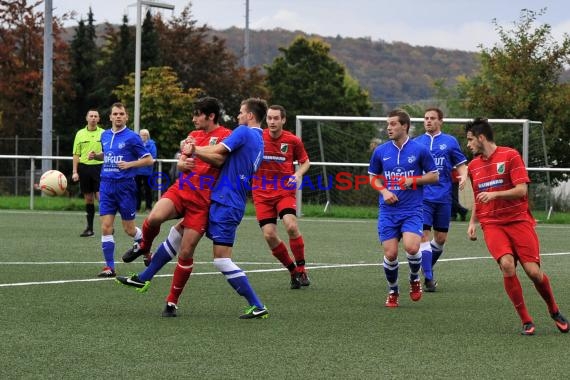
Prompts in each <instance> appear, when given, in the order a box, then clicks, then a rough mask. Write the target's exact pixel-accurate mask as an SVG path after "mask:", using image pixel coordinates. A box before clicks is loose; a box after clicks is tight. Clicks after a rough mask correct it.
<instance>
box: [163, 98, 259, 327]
mask: <svg viewBox="0 0 570 380" xmlns="http://www.w3.org/2000/svg"><path fill="white" fill-rule="evenodd" d="M267 108H268V107H267V103H266V101H265V100H263V99H257V98H249V99H246V100H244V101H243V102H242V103H241V107H240V111H239V115H238V122H239V124H240V125H239V126H238V127H237V128H236V129H235V130H234V131H233V132H232V134H231V135H230V136H229V137H228V138H226V139H225V140H224V141H222V142H221V143H220V144H216V145H211V146H203V147H202V146H197V145H195V144H188V145H187V146H186V148H185V151H184V153H185V154H186V155H194V156H195V157H196V158H199V159H201V160H202V161H205V162H208V163H211V164H212V165H217V166H221V172H220V176H219V177H218V180H217V182H216V184H215V185H214V188H213V190H212V195H211V204H210V212H209V224H208V229H207V230H206V236H207V237H208V238H209V239H210V240H212V242H213V253H214V266H215V267H216V268H217V269H218V270H219V271H220V272H222V274H223V275H224V276H225V277H226V280H227V281H228V282H229V284H230V285H231V286H232V287H233V288H234V289H235V290H236V292H237V293H238V294H239V295H240V296H242V297H244V298H245V299H246V300H247V302H248V304H249V307H247V308H246V310H245V313H244V314H243V315H241V316H240V318H241V319H252V318H267V317H269V314H268V310H267V308H266V307H265V305H264V304H263V303H262V302H261V300H260V299H259V297H258V296H257V294H256V293H255V291H254V290H253V288H252V287H251V285H250V283H249V280H248V278H247V276H246V274H245V273H244V272H243V270H241V269H240V268H239V267H238V266H237V265H236V264H235V263H234V262H233V261H232V247H233V244H234V241H235V235H236V230H237V228H238V226H239V224H240V222H241V220H242V218H243V215H244V212H245V204H246V200H247V191H248V190H249V189H250V188H251V184H250V181H251V179H252V177H253V174H254V173H255V172H256V171H257V169H258V168H259V165H260V164H261V161H262V160H263V131H262V130H261V121H262V120H263V119H265V115H266V113H267ZM180 255H181V257H182V252H181V254H180ZM171 294H172V293H171ZM169 297H170V295H169ZM167 301H168V299H167ZM163 315H164V314H163Z"/></svg>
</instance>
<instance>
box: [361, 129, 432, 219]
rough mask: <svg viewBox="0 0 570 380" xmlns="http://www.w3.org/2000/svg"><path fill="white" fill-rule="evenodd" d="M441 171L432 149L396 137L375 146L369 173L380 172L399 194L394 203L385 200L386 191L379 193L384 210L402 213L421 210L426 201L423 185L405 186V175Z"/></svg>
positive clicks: (378, 173) (386, 185)
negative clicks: (397, 140) (402, 142)
mask: <svg viewBox="0 0 570 380" xmlns="http://www.w3.org/2000/svg"><path fill="white" fill-rule="evenodd" d="M429 172H437V166H436V165H435V162H434V160H433V157H432V156H431V154H430V152H429V150H428V149H427V148H426V147H425V146H423V145H421V144H419V143H417V142H415V141H413V140H410V138H408V139H407V140H406V142H404V144H403V145H402V148H401V149H400V148H398V146H397V145H396V144H395V143H394V142H393V141H388V142H386V143H384V144H382V145H380V146H378V147H376V149H375V150H374V152H373V153H372V157H371V158H370V165H369V166H368V174H370V175H373V176H380V177H381V178H382V180H383V183H384V186H385V187H386V188H387V189H388V190H389V191H390V192H392V193H394V195H396V196H397V197H398V202H396V203H394V204H386V203H384V197H383V196H382V194H380V196H379V204H380V210H381V212H384V211H386V212H390V213H400V212H402V211H414V212H416V211H417V210H421V208H422V202H423V189H422V188H423V186H419V185H416V188H415V189H414V188H409V189H402V188H400V183H401V180H402V177H407V178H409V177H417V178H420V177H421V176H422V175H423V174H424V173H429Z"/></svg>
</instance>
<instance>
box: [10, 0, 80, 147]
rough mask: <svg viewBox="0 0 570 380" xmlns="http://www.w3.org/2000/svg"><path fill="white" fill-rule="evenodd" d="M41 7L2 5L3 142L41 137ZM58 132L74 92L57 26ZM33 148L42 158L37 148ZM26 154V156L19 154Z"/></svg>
mask: <svg viewBox="0 0 570 380" xmlns="http://www.w3.org/2000/svg"><path fill="white" fill-rule="evenodd" d="M40 4H41V1H33V2H28V1H26V0H0V111H2V112H3V123H2V128H1V129H0V136H10V137H11V136H14V135H19V136H21V137H39V136H40V131H41V111H42V70H43V53H42V52H43V32H44V14H43V13H42V12H38V11H36V9H37V7H38V6H39V5H40ZM53 35H54V46H53V53H54V61H53V79H54V83H53V86H54V89H53V107H54V108H53V109H54V113H53V114H54V126H55V127H54V130H55V131H56V133H57V128H58V126H59V125H60V124H59V123H60V122H62V120H64V119H65V116H66V115H65V112H64V109H65V104H67V103H68V102H69V96H70V94H72V93H73V91H72V89H71V88H70V82H71V81H70V78H69V68H68V65H69V61H68V59H67V44H66V43H65V42H64V41H63V40H62V38H61V24H60V21H59V20H58V19H57V18H54V22H53ZM28 148H30V150H31V151H33V153H34V154H37V153H38V152H39V147H38V146H37V145H34V146H30V147H25V149H28ZM21 153H22V154H25V153H26V152H21Z"/></svg>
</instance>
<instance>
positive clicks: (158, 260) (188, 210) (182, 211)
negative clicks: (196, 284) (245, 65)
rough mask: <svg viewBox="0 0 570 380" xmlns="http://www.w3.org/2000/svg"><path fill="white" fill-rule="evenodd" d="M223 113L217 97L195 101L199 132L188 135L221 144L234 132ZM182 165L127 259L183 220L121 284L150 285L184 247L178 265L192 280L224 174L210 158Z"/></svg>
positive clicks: (144, 251)
mask: <svg viewBox="0 0 570 380" xmlns="http://www.w3.org/2000/svg"><path fill="white" fill-rule="evenodd" d="M220 112H221V108H220V104H219V102H218V100H217V99H215V98H212V97H206V98H201V99H198V100H197V101H196V102H195V103H194V116H193V117H192V121H193V122H194V126H195V127H196V130H194V131H192V132H190V133H189V134H188V138H190V139H192V141H195V144H196V146H210V145H215V144H219V143H220V142H222V141H223V140H224V139H225V138H227V137H228V136H229V135H230V134H231V131H230V130H229V129H227V128H224V127H222V126H220V125H219V124H218V119H219V116H220ZM178 168H179V169H180V170H181V171H182V173H181V174H180V176H179V179H177V180H176V182H175V183H174V184H173V185H172V186H170V188H169V189H168V190H167V191H166V192H165V193H164V195H163V196H162V197H161V199H160V200H159V201H158V202H157V203H156V204H155V205H154V207H153V208H152V211H151V213H150V214H149V215H148V216H147V218H146V219H145V221H144V222H143V228H142V241H141V242H140V244H135V245H134V246H133V248H132V249H130V250H129V251H127V252H126V253H125V254H124V255H123V261H125V262H131V261H133V260H135V259H136V258H137V257H139V256H141V255H143V254H149V253H150V248H151V245H152V242H153V241H154V239H155V237H156V236H157V235H158V233H159V232H160V226H161V224H162V223H164V222H165V221H167V220H171V219H176V218H179V217H183V220H182V222H181V223H179V224H177V225H176V226H174V227H171V229H170V233H169V234H168V238H167V239H166V241H164V242H163V243H162V244H161V245H160V246H159V248H158V249H157V251H156V252H155V253H154V255H153V256H152V260H150V263H149V265H148V268H146V269H145V270H144V271H142V272H141V273H138V274H134V275H131V276H129V277H117V281H119V282H120V283H122V284H124V285H128V286H132V287H135V288H137V290H139V291H140V292H145V291H146V290H147V289H148V287H149V286H150V280H151V279H152V278H153V277H154V275H155V274H156V273H157V272H158V271H159V270H160V269H161V268H162V267H164V265H166V263H168V262H169V261H171V260H172V259H173V258H174V257H175V256H176V255H177V254H178V251H180V250H181V245H182V248H183V252H185V255H183V256H184V257H182V255H181V257H179V258H178V266H180V267H181V268H183V269H184V270H182V271H177V272H175V276H182V277H186V280H187V277H188V276H190V273H191V269H192V267H193V259H192V256H193V253H194V249H195V248H196V246H197V245H198V242H199V241H200V239H201V238H202V235H203V234H204V232H205V231H206V225H207V223H208V209H209V208H210V193H211V186H212V182H213V181H214V180H215V179H216V178H218V175H219V173H220V170H219V169H218V168H217V167H215V166H213V165H211V164H209V163H207V162H204V161H202V160H200V159H197V158H190V157H188V156H186V155H183V154H181V156H180V157H179V160H178ZM176 279H177V281H182V280H178V277H176ZM186 280H184V282H185V281H186ZM167 306H168V305H167ZM171 309H172V310H175V309H174V308H171ZM172 310H171V311H172Z"/></svg>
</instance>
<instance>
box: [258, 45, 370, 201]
mask: <svg viewBox="0 0 570 380" xmlns="http://www.w3.org/2000/svg"><path fill="white" fill-rule="evenodd" d="M329 49H330V48H329V46H328V45H327V44H326V43H324V42H322V41H320V40H317V39H307V38H305V37H302V36H300V37H298V38H296V39H295V40H294V41H293V43H292V44H291V45H290V46H289V47H288V48H280V49H279V50H280V51H281V53H282V55H281V56H279V57H277V58H276V59H275V60H274V61H273V63H272V64H271V65H269V66H266V69H267V79H266V82H267V87H268V88H269V90H270V91H271V102H272V103H276V104H280V105H282V106H283V107H285V109H286V110H287V120H288V125H289V128H293V125H294V123H295V118H296V116H297V115H331V116H333V115H342V116H368V115H369V111H370V109H371V106H370V101H369V99H368V93H367V92H366V91H364V90H363V89H362V88H361V87H360V86H359V84H358V82H357V81H356V80H355V79H353V78H352V77H350V76H349V75H348V73H347V72H346V69H345V68H344V66H342V65H341V64H339V63H338V62H337V61H336V60H334V59H333V58H332V57H331V56H330V55H329ZM304 125H305V127H306V129H305V132H303V141H304V143H305V146H307V147H309V148H308V154H309V158H310V159H312V160H316V161H319V160H321V158H322V156H321V155H322V154H324V156H325V157H324V159H325V160H327V159H330V158H333V157H334V160H335V161H345V162H366V161H367V160H368V159H369V153H368V152H367V150H366V149H367V147H368V145H369V142H370V136H374V133H375V131H376V129H375V128H376V127H375V126H374V125H372V124H371V125H369V126H367V127H366V128H367V131H368V132H364V133H351V132H350V131H351V126H350V125H348V124H346V123H345V124H343V126H342V127H341V128H338V124H336V125H333V124H332V123H331V125H330V126H327V125H326V123H324V122H321V123H320V124H315V123H305V124H304ZM315 131H316V132H315ZM319 134H320V138H319ZM319 140H320V141H322V144H323V146H324V147H325V149H326V153H323V152H320V151H318V150H313V148H312V147H319V144H320V141H319ZM355 153H356V154H355ZM327 157H328V158H327ZM318 170H319V169H318V168H313V169H311V172H310V173H309V174H310V175H311V174H316V172H317V171H318ZM338 171H340V169H338V168H330V169H329V170H328V172H327V173H328V174H329V175H332V176H333V177H334V176H335V175H336V173H337V172H338ZM315 195H316V194H315ZM304 196H305V195H304ZM308 198H309V199H307V200H309V201H311V199H310V198H311V195H308ZM347 202H350V201H347Z"/></svg>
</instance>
